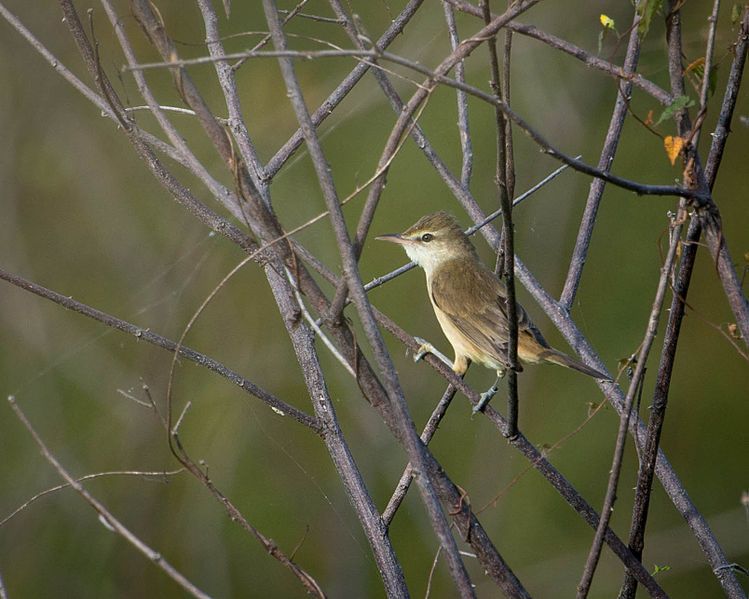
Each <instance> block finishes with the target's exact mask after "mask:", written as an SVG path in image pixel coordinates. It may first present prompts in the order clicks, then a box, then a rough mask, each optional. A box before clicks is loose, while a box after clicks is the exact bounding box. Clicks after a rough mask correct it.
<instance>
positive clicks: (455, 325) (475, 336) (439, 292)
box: [376, 211, 611, 411]
mask: <svg viewBox="0 0 749 599" xmlns="http://www.w3.org/2000/svg"><path fill="white" fill-rule="evenodd" d="M376 239H379V240H382V241H390V242H393V243H397V244H399V245H401V246H402V247H403V249H404V250H405V251H406V254H408V257H409V258H411V260H413V261H414V262H416V264H418V265H419V266H420V267H421V268H423V269H424V272H425V273H426V283H427V291H428V293H429V300H430V301H431V303H432V308H434V314H435V315H436V316H437V320H438V321H439V323H440V327H441V328H442V332H443V333H444V334H445V337H447V340H448V341H449V342H450V344H451V345H452V347H453V351H454V352H455V360H454V361H453V363H452V364H450V361H449V360H448V359H447V358H446V357H445V356H443V355H442V354H441V353H440V352H438V351H437V350H436V349H435V348H434V346H432V345H431V344H430V343H427V342H425V341H424V340H422V339H419V338H417V340H418V341H420V342H421V343H422V345H421V347H420V348H419V351H418V352H417V354H416V356H415V360H419V359H420V358H422V357H423V356H424V355H425V354H426V353H433V354H434V355H436V356H437V357H439V358H440V359H441V360H443V361H444V362H445V363H446V364H447V365H448V366H450V367H451V368H452V369H453V370H454V371H455V372H456V373H457V374H459V375H463V374H464V373H465V371H466V369H467V368H468V364H469V363H470V362H476V363H478V364H481V365H482V366H485V367H486V368H490V369H492V370H496V372H497V380H496V381H495V383H494V385H492V386H491V387H490V388H489V389H488V390H487V391H486V392H485V393H483V394H482V395H481V401H480V402H479V404H478V405H477V406H476V408H474V411H478V410H481V409H483V407H484V406H485V405H486V403H487V402H488V401H489V400H490V399H491V398H492V396H493V395H494V394H496V393H497V383H498V382H499V381H500V380H501V379H502V378H503V377H504V375H505V372H506V370H507V368H508V366H509V364H508V362H507V345H508V337H509V333H508V319H507V290H506V288H505V285H504V283H502V281H500V279H499V278H498V277H497V276H496V275H495V274H494V272H492V271H491V270H489V269H488V268H487V267H486V266H484V264H483V263H482V262H481V260H480V259H479V256H478V254H477V253H476V248H474V246H473V244H472V243H471V241H470V239H469V238H468V236H467V235H466V234H465V233H464V232H463V229H462V228H461V226H460V224H459V223H458V221H457V220H455V218H454V217H453V216H452V215H450V214H448V213H447V212H444V211H441V212H437V213H435V214H429V215H427V216H424V217H422V218H421V219H419V220H418V221H417V222H416V223H415V224H414V225H412V226H411V227H409V228H408V229H406V230H405V231H404V232H403V233H391V234H387V235H380V236H378V237H377V238H376ZM516 305H517V319H518V345H517V348H518V349H517V351H518V358H520V360H521V361H522V362H525V363H528V364H538V363H551V364H558V365H560V366H564V367H565V368H571V369H573V370H577V371H578V372H582V373H583V374H587V375H588V376H591V377H593V378H596V379H602V380H607V381H608V380H611V377H609V376H608V375H607V374H605V373H603V372H599V371H598V370H596V369H595V368H591V367H590V366H587V365H586V364H583V363H582V362H580V361H578V360H576V359H574V358H571V357H570V356H568V355H567V354H565V353H563V352H561V351H559V350H557V349H554V348H553V347H551V346H550V345H549V344H548V343H547V341H546V339H544V337H543V335H542V334H541V332H540V331H539V330H538V329H537V328H536V327H535V325H534V324H533V323H532V322H531V320H530V318H529V317H528V314H527V313H526V311H525V310H524V309H523V307H522V306H521V305H520V304H516ZM518 370H522V367H519V368H518Z"/></svg>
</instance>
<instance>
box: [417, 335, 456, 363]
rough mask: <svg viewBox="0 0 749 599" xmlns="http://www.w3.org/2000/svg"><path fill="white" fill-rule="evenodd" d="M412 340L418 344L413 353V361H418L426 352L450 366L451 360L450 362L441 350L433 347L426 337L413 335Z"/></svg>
mask: <svg viewBox="0 0 749 599" xmlns="http://www.w3.org/2000/svg"><path fill="white" fill-rule="evenodd" d="M414 340H415V341H416V343H419V344H420V345H419V349H418V350H416V353H415V354H414V362H418V361H419V360H421V359H422V358H423V357H424V356H426V355H427V354H432V355H433V356H436V357H437V358H439V359H440V360H442V361H443V362H444V363H445V364H447V365H448V366H450V367H451V368H452V362H450V360H448V359H447V358H446V357H445V355H444V354H443V353H442V352H440V351H439V350H438V349H437V348H436V347H434V345H432V344H431V343H429V341H427V340H426V339H422V338H421V337H414Z"/></svg>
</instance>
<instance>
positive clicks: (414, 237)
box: [377, 211, 476, 273]
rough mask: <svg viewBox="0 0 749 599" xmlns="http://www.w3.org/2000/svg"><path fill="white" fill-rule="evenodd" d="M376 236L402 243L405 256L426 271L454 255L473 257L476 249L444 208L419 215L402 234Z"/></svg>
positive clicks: (453, 257) (454, 257)
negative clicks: (425, 214) (422, 215)
mask: <svg viewBox="0 0 749 599" xmlns="http://www.w3.org/2000/svg"><path fill="white" fill-rule="evenodd" d="M377 239H379V240H381V241H390V242H393V243H397V244H399V245H402V246H403V249H404V250H406V254H408V257H409V258H411V260H413V261H414V262H416V263H417V264H418V265H419V266H421V267H422V268H423V269H424V270H426V271H427V273H429V272H432V271H433V270H434V269H435V268H437V267H439V266H440V265H442V264H444V263H445V262H448V261H450V260H454V259H456V258H476V250H475V249H474V247H473V245H472V244H471V242H470V240H469V239H468V237H467V236H466V234H465V233H464V232H463V229H462V228H461V226H460V224H459V223H458V221H457V220H455V217H454V216H452V215H451V214H448V213H447V212H444V211H441V212H435V213H434V214H428V215H427V216H424V217H422V218H420V219H419V220H418V221H417V222H416V223H414V224H413V225H411V226H410V227H409V228H408V229H406V230H405V231H403V233H390V234H388V235H380V236H378V237H377Z"/></svg>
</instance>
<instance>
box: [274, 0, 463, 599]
mask: <svg viewBox="0 0 749 599" xmlns="http://www.w3.org/2000/svg"><path fill="white" fill-rule="evenodd" d="M263 8H264V10H265V16H266V20H267V22H268V27H269V29H270V31H271V34H272V36H273V44H274V46H275V47H276V49H278V50H285V49H286V38H285V36H284V33H283V31H282V29H281V25H280V19H279V15H278V11H277V8H276V6H275V3H274V2H273V0H263ZM279 65H280V67H281V73H282V75H283V78H284V81H285V83H286V89H287V91H288V96H289V100H290V102H291V104H292V107H293V109H294V112H295V113H296V116H297V120H298V121H299V125H300V127H301V130H302V133H303V135H304V139H305V142H306V144H307V148H308V150H309V153H310V157H311V158H312V162H313V165H314V168H315V171H316V173H317V177H318V180H319V182H320V187H321V188H322V191H323V196H324V198H325V202H326V204H327V208H328V210H329V212H330V217H331V221H332V223H333V229H334V231H335V234H336V240H337V242H338V248H339V252H340V254H341V258H342V260H343V268H344V273H345V277H346V279H347V282H348V285H349V288H350V289H351V292H352V295H353V300H354V303H355V304H356V307H357V310H358V312H359V315H360V317H361V319H362V322H363V324H364V328H365V333H366V335H367V339H368V341H369V342H370V343H371V344H372V346H373V348H374V350H375V357H376V359H377V364H378V366H379V368H380V370H381V372H382V373H383V375H384V379H385V388H386V389H387V392H388V397H389V399H390V401H391V409H392V410H393V412H394V414H395V415H396V416H397V418H396V421H397V422H398V423H399V427H398V429H396V430H397V431H398V433H399V436H400V439H401V441H402V442H403V443H404V445H405V448H406V451H407V452H408V454H409V458H410V459H411V461H412V462H413V463H414V464H415V466H416V467H417V468H418V469H419V471H420V472H426V471H427V468H426V465H427V461H426V448H425V447H424V445H423V444H422V443H421V441H420V439H419V438H418V435H417V434H416V431H415V429H414V425H413V421H412V420H411V416H410V414H409V413H408V408H407V407H406V403H405V398H404V397H403V391H402V389H401V387H400V383H399V382H398V377H397V374H396V372H395V368H394V366H393V364H392V361H391V360H390V357H389V355H388V353H387V350H386V349H385V343H384V341H383V339H382V335H381V334H380V332H379V330H378V329H377V325H376V323H375V320H374V316H373V314H372V307H371V305H370V304H369V302H368V300H367V297H366V292H365V291H364V286H363V284H362V282H361V279H360V278H359V274H358V271H357V265H356V256H355V254H354V251H353V246H352V244H351V240H350V239H349V236H348V231H347V229H346V223H345V221H344V218H343V214H342V212H341V208H340V204H339V202H338V197H337V193H336V190H335V185H334V183H333V179H332V176H331V173H330V168H329V167H328V163H327V161H326V159H325V156H324V155H323V152H322V148H321V146H320V143H319V140H318V138H317V134H316V131H315V127H314V124H313V122H312V119H311V118H310V115H309V112H308V111H307V106H306V104H305V102H304V99H303V98H302V93H301V89H300V87H299V82H298V80H297V78H296V74H295V71H294V67H293V64H292V62H291V60H290V59H289V58H280V59H279ZM418 483H419V490H420V491H421V494H422V498H423V501H424V504H425V507H426V508H427V512H428V514H429V517H430V519H431V521H432V526H433V528H434V530H435V533H436V534H437V536H438V538H439V539H440V544H441V545H442V548H443V549H444V550H445V553H446V557H447V561H448V565H449V568H450V571H451V574H452V576H453V579H454V581H455V584H456V586H457V588H458V590H459V592H460V594H461V596H464V597H473V596H475V592H474V590H473V586H472V584H471V581H470V579H469V577H468V573H467V572H466V570H465V567H464V566H463V562H462V560H461V559H460V556H459V553H458V547H457V544H456V542H455V539H454V538H453V536H452V533H451V532H450V529H449V526H448V523H447V520H446V518H445V515H444V514H443V513H442V509H441V507H440V504H439V500H438V498H437V495H436V494H435V491H434V489H433V487H432V484H431V482H430V481H429V479H428V478H427V477H421V476H420V477H419V478H418Z"/></svg>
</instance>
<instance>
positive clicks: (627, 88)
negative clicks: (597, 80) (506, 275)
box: [559, 15, 640, 310]
mask: <svg viewBox="0 0 749 599" xmlns="http://www.w3.org/2000/svg"><path fill="white" fill-rule="evenodd" d="M639 22H640V17H639V15H635V19H634V23H632V30H631V32H630V34H629V43H628V45H627V54H626V56H625V58H624V72H625V73H627V74H632V73H634V72H635V71H636V70H637V62H638V60H639V57H640V33H639V30H638V25H639ZM631 93H632V84H631V83H630V82H629V81H627V80H626V79H625V80H624V81H622V82H620V85H619V91H618V93H617V95H616V102H615V104H614V111H613V113H612V115H611V121H610V123H609V129H608V132H607V133H606V139H605V141H604V142H603V149H602V150H601V158H600V159H599V160H598V168H599V169H601V170H603V171H608V170H610V169H611V165H612V164H613V162H614V156H615V155H616V150H617V148H618V147H619V140H620V139H621V136H622V130H623V129H624V120H625V118H626V116H627V107H628V105H629V100H630V97H631ZM605 187H606V182H605V181H604V180H603V179H593V180H592V181H591V182H590V190H589V191H588V199H587V200H586V202H585V211H584V212H583V217H582V220H581V221H580V229H579V231H578V233H577V240H576V241H575V249H574V250H573V251H572V258H571V260H570V267H569V270H568V272H567V278H566V280H565V282H564V288H563V290H562V295H561V297H560V298H559V303H560V304H561V305H562V306H564V308H565V310H570V308H571V307H572V303H573V301H574V299H575V294H576V293H577V289H578V287H579V285H580V279H581V278H582V274H583V266H584V265H585V260H586V259H587V256H588V249H589V248H590V240H591V238H592V237H593V227H594V226H595V223H596V217H597V215H598V206H599V205H600V203H601V198H602V197H603V191H604V189H605Z"/></svg>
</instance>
